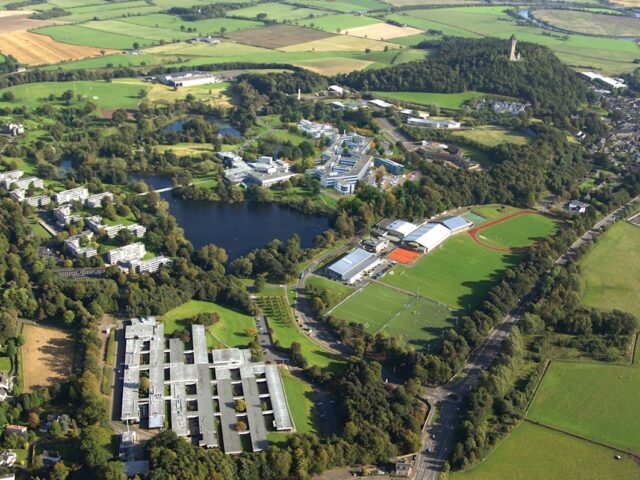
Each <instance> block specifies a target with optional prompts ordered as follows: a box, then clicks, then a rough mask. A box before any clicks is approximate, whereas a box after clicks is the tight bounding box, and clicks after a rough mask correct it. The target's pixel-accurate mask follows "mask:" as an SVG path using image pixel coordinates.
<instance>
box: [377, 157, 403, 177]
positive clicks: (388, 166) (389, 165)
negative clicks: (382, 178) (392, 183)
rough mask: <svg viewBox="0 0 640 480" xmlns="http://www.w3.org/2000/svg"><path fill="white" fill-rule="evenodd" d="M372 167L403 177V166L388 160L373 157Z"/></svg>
mask: <svg viewBox="0 0 640 480" xmlns="http://www.w3.org/2000/svg"><path fill="white" fill-rule="evenodd" d="M373 166H374V167H376V168H378V167H381V166H382V167H384V169H385V170H386V171H387V173H390V174H391V175H404V165H402V164H401V163H398V162H394V161H393V160H389V159H388V158H381V157H374V159H373Z"/></svg>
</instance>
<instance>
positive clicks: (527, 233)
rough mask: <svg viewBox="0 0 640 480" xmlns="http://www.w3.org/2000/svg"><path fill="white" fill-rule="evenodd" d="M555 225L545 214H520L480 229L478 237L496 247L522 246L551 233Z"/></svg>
mask: <svg viewBox="0 0 640 480" xmlns="http://www.w3.org/2000/svg"><path fill="white" fill-rule="evenodd" d="M557 226H558V224H557V223H556V222H555V221H554V220H552V219H551V218H550V217H547V216H545V215H537V214H535V215H522V216H519V217H515V218H512V219H511V220H508V221H506V222H502V223H498V224H496V225H493V226H491V227H488V228H486V229H485V230H482V231H481V232H480V234H479V238H480V239H481V240H482V242H483V243H486V244H487V245H492V246H494V247H498V248H522V247H528V246H529V245H531V244H533V243H535V242H538V241H540V240H542V239H544V238H546V237H548V236H550V235H552V234H553V233H554V232H555V231H556V229H557Z"/></svg>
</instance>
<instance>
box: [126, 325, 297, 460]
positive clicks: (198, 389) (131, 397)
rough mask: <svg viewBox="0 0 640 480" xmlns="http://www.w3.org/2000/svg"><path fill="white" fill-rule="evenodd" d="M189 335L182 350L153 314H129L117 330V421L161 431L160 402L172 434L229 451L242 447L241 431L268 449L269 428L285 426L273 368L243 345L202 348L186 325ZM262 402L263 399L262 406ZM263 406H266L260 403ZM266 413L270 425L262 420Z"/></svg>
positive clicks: (197, 329)
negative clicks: (120, 351) (120, 378)
mask: <svg viewBox="0 0 640 480" xmlns="http://www.w3.org/2000/svg"><path fill="white" fill-rule="evenodd" d="M191 339H192V347H191V349H190V350H186V349H185V344H184V343H183V342H182V341H181V340H180V339H177V338H171V339H169V340H168V342H167V341H166V340H165V338H164V328H163V325H162V324H161V323H160V324H158V323H157V322H156V321H155V319H154V318H149V319H133V320H132V323H131V325H129V326H127V327H126V328H125V341H126V348H125V358H124V385H123V393H122V411H121V418H122V421H126V422H127V423H143V424H144V422H145V421H146V423H147V426H148V428H151V429H154V428H156V429H161V428H164V427H165V425H166V423H167V422H166V421H165V416H166V415H165V409H166V405H167V403H168V404H169V422H168V423H169V427H170V428H171V429H172V430H173V431H174V432H175V433H176V435H178V436H181V437H189V438H191V439H192V441H194V442H196V443H197V444H198V445H200V446H202V447H207V448H214V447H220V448H222V449H223V450H224V452H225V453H229V454H238V453H241V452H242V451H243V448H242V445H243V442H242V441H241V436H242V435H248V436H249V439H250V444H251V448H252V450H253V451H260V450H264V449H266V448H267V447H268V441H267V431H268V430H269V429H271V430H276V429H277V430H279V431H283V430H284V431H286V430H292V429H293V423H292V421H291V416H290V414H289V408H288V404H287V399H286V395H285V392H284V387H283V384H282V380H281V379H280V373H279V370H278V368H277V367H276V366H265V365H264V364H263V363H253V362H252V361H251V351H250V350H248V349H245V350H240V349H221V350H212V351H211V352H209V349H208V347H207V338H206V331H205V328H204V327H203V326H202V325H193V326H192V329H191ZM167 343H168V344H167ZM187 348H189V347H187ZM165 369H168V372H169V375H168V378H166V377H165ZM265 372H266V373H265ZM141 375H148V376H149V394H148V396H143V395H141V394H140V383H141V382H140V379H141ZM260 384H264V385H265V386H266V388H260V387H259V385H260ZM240 385H241V386H242V388H241V389H239V386H240ZM240 398H242V399H244V400H245V404H246V411H245V412H237V411H236V403H235V401H236V400H238V399H240ZM263 399H267V400H268V401H266V402H264V404H263ZM216 402H217V405H218V408H216V407H215V403H216ZM269 403H270V404H271V405H272V409H271V410H268V409H267V407H266V405H267V404H269ZM263 408H264V410H263ZM272 415H273V418H274V420H273V425H271V423H270V422H269V425H267V423H268V421H267V419H268V418H270V417H271V416H272ZM216 419H217V420H216ZM239 421H243V422H245V423H246V425H247V426H248V429H247V430H246V431H241V429H239V428H238V422H239ZM218 425H219V426H218ZM218 428H219V429H220V432H221V436H219V435H218Z"/></svg>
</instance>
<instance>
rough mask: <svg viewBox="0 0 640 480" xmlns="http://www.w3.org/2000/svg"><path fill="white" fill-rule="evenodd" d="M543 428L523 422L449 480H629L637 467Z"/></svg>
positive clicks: (625, 458)
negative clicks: (488, 451)
mask: <svg viewBox="0 0 640 480" xmlns="http://www.w3.org/2000/svg"><path fill="white" fill-rule="evenodd" d="M616 453H617V452H615V451H613V450H610V449H608V448H605V447H601V446H599V445H595V444H593V443H590V442H588V441H585V440H580V439H578V438H575V437H572V436H570V435H567V434H564V433H561V432H556V431H553V430H550V429H547V428H545V427H541V426H537V425H533V424H531V423H527V422H523V423H521V424H520V425H519V426H517V427H516V428H515V430H514V431H513V432H512V433H511V434H510V435H509V436H508V437H506V438H505V439H504V440H502V441H500V443H498V445H497V446H496V447H495V450H493V452H491V453H490V454H489V456H488V457H487V458H486V459H485V460H484V461H483V462H481V463H479V464H477V465H475V466H473V467H472V468H470V469H469V470H467V471H464V472H460V473H453V474H451V475H450V478H451V480H497V479H509V480H568V479H578V478H579V479H580V480H603V479H614V478H615V479H632V478H638V476H639V475H640V467H639V466H638V464H637V463H636V462H635V461H634V460H633V459H632V458H630V457H628V456H626V455H623V458H622V459H621V460H616V459H615V458H614V455H615V454H616Z"/></svg>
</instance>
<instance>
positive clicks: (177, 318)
mask: <svg viewBox="0 0 640 480" xmlns="http://www.w3.org/2000/svg"><path fill="white" fill-rule="evenodd" d="M199 313H217V314H218V315H220V321H219V322H218V323H216V324H214V325H212V326H211V327H209V328H208V329H207V345H208V346H209V347H212V348H214V347H219V346H227V347H246V346H247V345H248V344H249V342H250V340H251V339H250V338H249V337H248V336H247V334H246V333H245V332H246V330H247V329H248V328H254V327H255V322H254V319H253V317H251V316H249V315H245V314H243V313H238V312H236V311H234V310H230V309H228V308H225V307H222V306H220V305H217V304H215V303H211V302H203V301H200V300H191V301H189V302H187V303H184V304H182V305H180V306H179V307H176V308H174V309H173V310H170V311H168V312H167V313H165V314H164V315H163V316H162V317H161V318H160V320H162V323H164V333H165V334H167V335H168V334H171V333H173V332H175V331H176V330H183V329H185V328H186V329H188V325H187V322H186V321H185V320H187V319H189V318H191V317H195V316H196V315H197V314H199Z"/></svg>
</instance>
